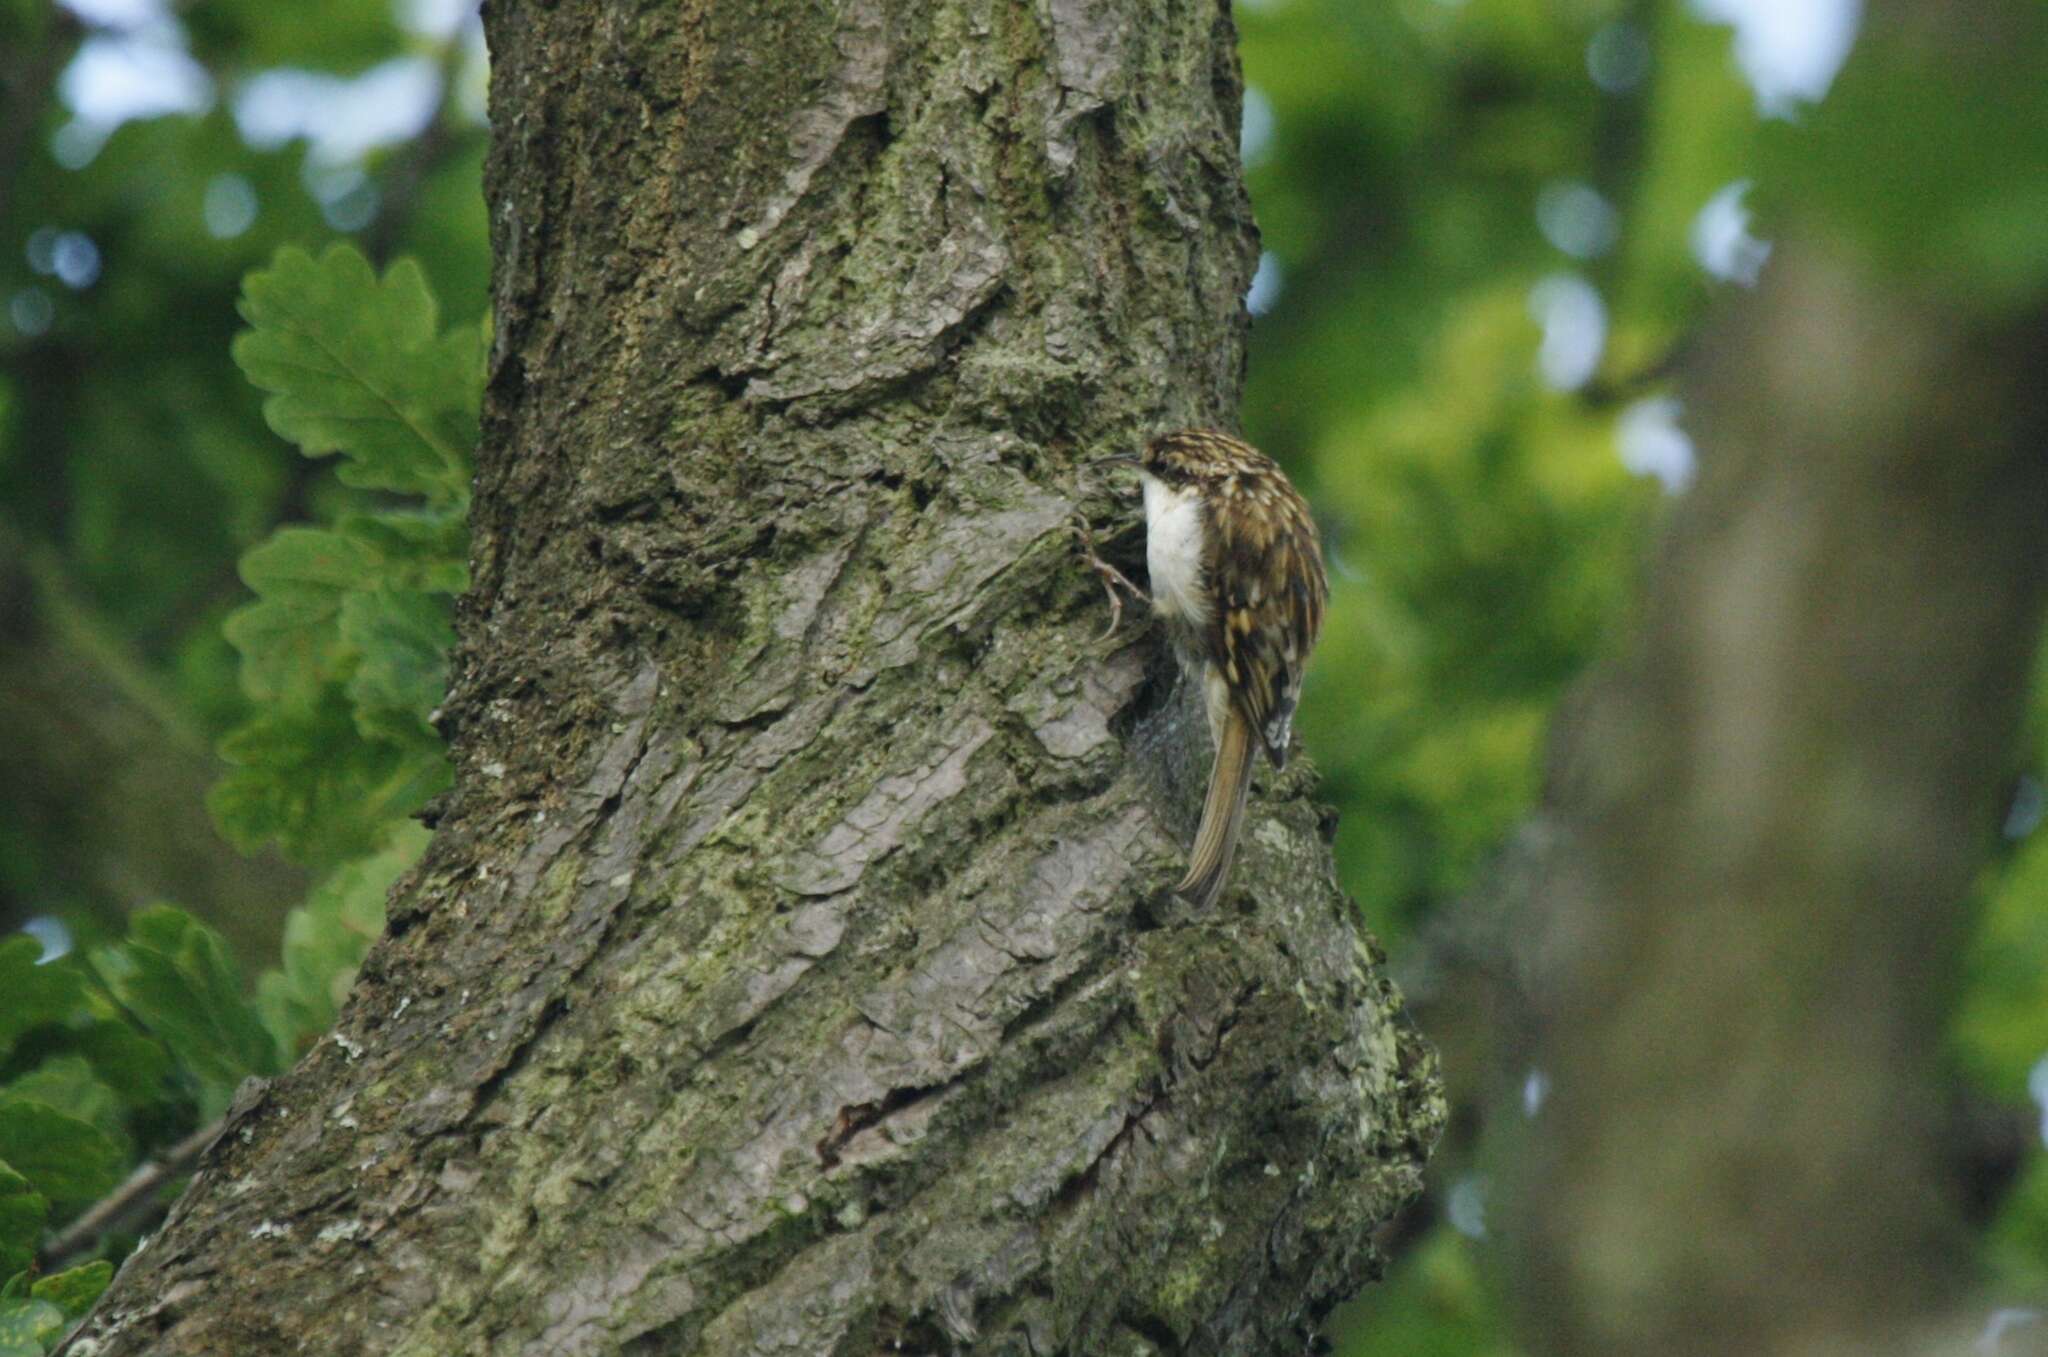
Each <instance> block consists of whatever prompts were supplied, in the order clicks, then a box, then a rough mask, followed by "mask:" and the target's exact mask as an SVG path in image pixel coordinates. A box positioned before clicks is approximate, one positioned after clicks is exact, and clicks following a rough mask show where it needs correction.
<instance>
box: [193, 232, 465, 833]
mask: <svg viewBox="0 0 2048 1357" xmlns="http://www.w3.org/2000/svg"><path fill="white" fill-rule="evenodd" d="M241 312H242V316H243V318H244V319H245V320H246V321H247V322H248V323H249V326H250V328H249V329H248V330H247V331H245V332H244V333H243V334H242V335H241V336H240V337H239V338H237V339H236V340H235V343H234V350H233V351H234V357H235V361H236V363H237V364H239V365H240V367H241V369H242V371H243V373H244V374H245V375H247V377H248V378H249V380H250V381H251V382H252V383H253V384H254V385H256V386H257V387H259V388H260V389H262V390H263V391H265V392H267V393H268V395H269V398H268V399H267V400H266V401H265V402H264V406H263V414H264V418H265V420H266V421H268V423H269V425H270V427H271V428H272V429H273V430H275V431H276V432H277V433H278V434H279V436H281V437H283V438H286V439H288V440H290V441H291V442H292V443H294V444H295V445H296V446H297V447H298V449H299V451H300V452H301V453H303V454H304V455H305V456H307V457H325V456H329V455H337V454H338V455H339V456H340V458H341V462H340V465H339V468H338V473H337V474H338V478H339V479H340V481H341V482H342V484H343V485H346V486H349V487H351V488H352V489H354V490H356V491H359V492H364V493H362V494H361V495H360V496H358V497H357V498H356V499H355V500H354V501H353V502H351V503H349V504H348V506H347V507H346V508H345V509H344V510H342V511H341V512H339V513H338V514H337V515H336V516H335V517H334V519H333V521H332V522H330V523H328V524H325V525H322V526H318V527H301V526H294V527H286V528H282V529H279V530H278V531H277V532H275V533H273V534H272V535H271V536H270V537H269V539H268V540H266V541H264V542H263V543H261V544H260V545H258V546H256V547H255V548H253V549H251V550H250V551H249V552H247V553H246V554H245V555H244V556H243V557H242V567H241V572H242V578H243V580H244V581H245V582H246V583H247V584H248V586H249V587H250V589H251V590H253V591H254V592H255V594H256V601H255V602H253V603H250V604H248V605H246V606H244V607H242V608H240V609H238V610H236V612H235V613H234V614H233V615H232V616H230V617H229V618H228V621H227V636H228V639H229V641H230V642H232V643H233V645H234V647H235V649H236V651H237V652H238V653H239V654H240V656H241V664H242V669H241V677H242V688H243V691H244V693H245V694H246V696H247V697H248V698H249V700H250V703H251V706H252V709H253V714H252V715H251V716H250V718H249V719H248V720H246V721H245V722H244V723H243V724H242V725H240V726H239V727H237V728H236V729H235V730H233V731H231V732H230V733H229V734H228V736H227V737H226V738H225V739H224V740H223V741H222V742H221V746H220V753H221V756H222V758H224V759H225V760H226V761H227V762H228V764H229V765H230V766H231V768H232V770H233V771H232V772H230V774H229V775H228V776H227V777H226V778H224V779H222V781H221V782H220V783H219V784H218V785H217V786H216V787H215V789H214V791H213V794H212V797H211V800H210V803H209V804H210V806H211V808H212V810H213V813H214V816H215V819H216V820H217V821H218V823H219V824H220V826H221V829H222V831H223V832H224V833H225V834H227V836H228V837H229V839H230V840H232V841H233V842H235V843H236V844H237V845H239V846H241V847H242V848H244V849H245V850H253V849H255V848H256V847H258V846H260V845H261V844H263V843H265V842H267V841H272V840H274V841H275V842H276V843H277V844H278V846H279V847H280V848H281V849H282V850H283V851H284V853H285V854H286V855H287V856H288V857H291V858H293V859H294V860H296V861H300V862H303V863H306V864H308V865H312V866H316V867H332V866H335V865H337V864H339V863H342V862H345V861H348V860H349V859H351V858H355V857H358V856H361V855H363V854H365V853H368V852H371V851H374V850H375V849H376V848H377V847H378V845H379V844H380V843H381V842H382V840H383V836H384V834H385V832H386V830H387V828H388V826H389V825H390V823H391V822H392V821H393V820H394V819H395V818H397V817H401V816H404V815H407V814H409V813H411V812H413V811H415V810H417V809H419V807H420V806H421V805H423V804H424V803H425V802H426V800H427V799H428V798H429V797H431V796H433V795H434V794H435V793H436V792H438V791H440V790H441V789H442V788H444V787H445V786H446V785H447V780H448V769H447V764H446V761H445V759H444V758H443V755H442V752H441V741H440V737H439V736H438V735H437V734H436V733H435V732H434V728H433V724H432V716H433V711H434V709H435V707H436V706H437V705H438V704H439V702H440V699H441V695H442V693H443V691H444V690H445V687H446V683H447V656H448V649H449V647H450V645H452V644H453V641H454V634H453V632H452V630H451V629H450V623H449V614H450V609H451V607H452V601H453V598H454V596H455V595H456V594H457V593H459V592H460V591H461V590H462V588H463V587H464V585H465V584H466V583H467V580H468V572H467V569H466V567H465V563H464V558H465V554H466V551H467V543H468V533H467V520H466V515H467V511H468V508H469V458H470V451H471V449H472V448H474V446H475V444H476V437H477V424H476V421H477V411H478V408H479V405H480V404H481V401H482V383H483V335H482V330H481V327H479V326H476V325H464V326H456V327H453V328H451V329H448V330H446V331H443V330H442V329H441V328H440V326H439V320H438V309H437V307H436V304H435V300H434V296H433V294H432V293H431V292H430V291H429V290H428V288H427V285H426V280H425V278H424V276H423V275H422V274H421V272H420V270H419V268H418V266H417V265H415V264H412V263H410V262H409V261H401V262H399V263H398V264H395V265H393V266H392V267H391V269H390V270H388V271H387V272H386V273H385V275H384V276H383V277H382V278H378V277H377V276H376V274H375V273H374V272H373V271H372V270H371V268H370V265H369V263H368V261H366V260H365V259H364V258H363V257H362V255H361V254H360V253H359V252H357V251H356V250H355V249H354V248H353V247H350V246H346V245H334V246H331V247H330V248H329V249H328V250H327V251H326V252H325V253H324V254H322V255H320V256H319V257H318V258H315V257H314V256H312V255H309V254H307V253H305V252H304V251H301V250H296V249H285V250H281V251H280V252H279V253H278V255H277V258H276V261H275V262H274V263H273V264H272V265H271V267H270V268H268V269H265V270H262V271H259V272H257V273H253V274H251V275H250V276H249V278H248V280H247V282H246V284H245V286H244V289H243V295H242V302H241Z"/></svg>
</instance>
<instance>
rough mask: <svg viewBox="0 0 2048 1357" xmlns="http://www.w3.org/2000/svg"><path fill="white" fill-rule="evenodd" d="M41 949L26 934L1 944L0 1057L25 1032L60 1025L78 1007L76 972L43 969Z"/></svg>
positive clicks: (52, 968) (58, 967)
mask: <svg viewBox="0 0 2048 1357" xmlns="http://www.w3.org/2000/svg"><path fill="white" fill-rule="evenodd" d="M42 955H43V945H42V944H41V943H40V942H38V941H36V940H35V939H34V938H31V937H28V936H26V935H25V934H17V935H15V936H14V937H11V938H7V939H4V940H0V994H4V995H6V996H7V1000H6V1002H5V1003H0V1057H4V1056H5V1055H6V1054H7V1052H9V1051H11V1050H13V1049H14V1043H15V1042H16V1041H17V1040H18V1039H19V1038H20V1037H21V1035H22V1034H23V1033H24V1032H27V1031H29V1030H30V1029H31V1028H35V1027H40V1026H42V1025H43V1024H45V1023H54V1022H62V1021H64V1019H65V1018H66V1017H68V1016H70V1014H71V1012H72V1010H73V1009H74V1008H75V1007H76V1006H77V1003H78V997H79V984H78V982H79V976H78V972H77V971H76V970H74V969H72V968H71V967H69V966H56V965H51V966H44V965H39V964H38V960H39V958H41V956H42Z"/></svg>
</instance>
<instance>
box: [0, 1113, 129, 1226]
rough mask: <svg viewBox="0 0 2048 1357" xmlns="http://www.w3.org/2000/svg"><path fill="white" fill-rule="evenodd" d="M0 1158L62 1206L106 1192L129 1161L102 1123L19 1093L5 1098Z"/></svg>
mask: <svg viewBox="0 0 2048 1357" xmlns="http://www.w3.org/2000/svg"><path fill="white" fill-rule="evenodd" d="M0 1160H4V1161H5V1162H6V1164H7V1166H8V1167H9V1168H11V1169H13V1170H14V1171H15V1172H16V1173H18V1174H20V1175H21V1176H22V1177H24V1178H26V1179H28V1181H29V1184H30V1185H31V1186H32V1187H33V1188H34V1189H35V1190H36V1192H37V1193H39V1194H40V1195H42V1196H44V1197H47V1198H48V1199H49V1200H50V1202H51V1203H52V1204H53V1205H56V1206H60V1207H61V1206H77V1205H82V1204H84V1203H86V1202H89V1201H91V1200H93V1199H94V1198H95V1197H99V1196H103V1195H104V1194H105V1193H106V1192H108V1191H109V1190H110V1189H112V1188H113V1186H114V1184H116V1183H118V1182H120V1181H121V1170H122V1166H123V1164H124V1163H125V1159H124V1156H123V1155H122V1153H121V1147H120V1146H119V1145H116V1144H115V1143H114V1141H113V1139H112V1138H111V1137H109V1136H108V1135H107V1134H106V1133H105V1132H104V1131H102V1130H100V1129H99V1128H98V1127H97V1126H93V1125H91V1124H90V1123H88V1122H83V1121H80V1120H79V1119H78V1118H76V1117H72V1116H66V1115H65V1114H64V1113H62V1112H59V1111H58V1110H57V1109H56V1108H54V1107H46V1106H44V1105H43V1104H42V1103H35V1102H28V1101H26V1100H24V1099H20V1098H0Z"/></svg>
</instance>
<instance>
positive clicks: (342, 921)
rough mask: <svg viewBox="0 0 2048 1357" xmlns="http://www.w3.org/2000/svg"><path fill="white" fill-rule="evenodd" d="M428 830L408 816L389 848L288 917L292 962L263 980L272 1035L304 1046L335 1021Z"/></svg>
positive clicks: (338, 874) (262, 998) (262, 1006)
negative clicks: (393, 893) (395, 888)
mask: <svg viewBox="0 0 2048 1357" xmlns="http://www.w3.org/2000/svg"><path fill="white" fill-rule="evenodd" d="M427 838H428V834H427V831H426V830H424V829H422V828H421V827H420V826H418V825H416V824H413V823H410V822H405V821H402V822H400V823H399V825H398V826H397V829H396V831H395V832H394V834H393V835H392V841H391V843H390V845H389V846H388V847H386V848H385V849H384V850H383V851H382V852H380V853H376V854H374V855H372V856H370V857H367V858H363V859H361V860H360V861H357V862H352V863H349V864H348V865H346V866H344V867H341V868H338V869H336V870H335V871H334V872H333V873H332V874H330V875H329V876H328V877H327V879H326V880H324V881H322V882H321V883H320V884H319V885H318V886H317V887H315V888H314V890H313V892H312V893H311V894H310V895H308V896H307V897H306V903H305V904H304V905H302V906H300V907H299V908H298V909H295V910H293V911H292V912H291V914H290V915H288V916H287V917H286V919H285V926H284V966H283V968H282V969H280V970H275V971H270V972H267V973H266V974H265V975H264V976H263V978H262V979H261V980H260V981H258V982H257V987H256V993H257V1000H256V1003H257V1007H258V1009H259V1010H261V1012H262V1014H263V1020H264V1022H265V1024H266V1025H268V1026H269V1028H270V1032H271V1035H272V1036H273V1037H274V1038H276V1040H277V1043H278V1045H279V1046H280V1047H282V1048H283V1049H284V1050H286V1051H298V1050H300V1049H302V1048H303V1047H304V1046H305V1045H306V1044H307V1043H308V1042H309V1041H311V1040H312V1039H314V1038H316V1037H318V1036H319V1035H320V1034H321V1033H323V1032H325V1031H327V1030H328V1029H329V1028H330V1027H332V1026H334V1020H335V1017H336V1015H337V1014H339V1012H340V1010H341V1003H342V1000H343V999H344V998H346V997H347V995H348V990H349V986H350V985H352V984H353V983H354V982H355V975H356V968H357V967H358V966H360V965H361V964H362V960H363V954H364V953H365V952H367V951H369V949H370V944H371V943H373V942H375V941H376V940H377V938H378V936H379V935H381V934H382V933H383V931H384V898H385V896H386V895H388V894H389V893H390V890H391V884H392V882H394V881H396V880H397V879H398V878H399V876H400V875H401V874H402V873H403V872H404V871H405V870H406V869H407V868H409V867H411V866H412V864H413V863H414V862H416V861H418V860H419V855H420V853H421V852H422V851H423V850H424V849H425V848H426V844H427Z"/></svg>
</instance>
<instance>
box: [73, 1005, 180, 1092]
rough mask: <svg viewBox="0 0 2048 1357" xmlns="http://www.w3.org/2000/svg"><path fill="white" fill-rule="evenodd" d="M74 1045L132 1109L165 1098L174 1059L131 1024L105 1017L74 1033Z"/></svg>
mask: <svg viewBox="0 0 2048 1357" xmlns="http://www.w3.org/2000/svg"><path fill="white" fill-rule="evenodd" d="M72 1044H73V1045H74V1046H75V1047H76V1048H77V1050H78V1052H79V1054H81V1055H83V1056H84V1057H85V1058H86V1059H87V1060H89V1061H91V1062H92V1067H93V1069H94V1070H95V1071H97V1072H98V1074H99V1076H100V1078H101V1079H103V1080H105V1081H106V1083H107V1085H108V1086H109V1087H110V1088H112V1089H113V1090H114V1091H115V1092H116V1093H118V1094H120V1096H121V1100H122V1101H123V1102H124V1103H126V1104H127V1105H128V1106H129V1107H147V1106H149V1105H151V1104H153V1103H155V1102H157V1101H158V1100H160V1099H161V1098H162V1097H163V1094H164V1080H165V1079H166V1078H167V1077H169V1075H170V1072H171V1061H170V1057H169V1056H168V1055H167V1054H165V1052H164V1048H163V1047H161V1046H159V1045H158V1044H157V1043H155V1042H154V1041H151V1040H150V1039H149V1038H148V1037H146V1036H144V1035H142V1033H140V1032H138V1031H136V1030H135V1029H134V1028H133V1027H131V1026H129V1025H128V1024H127V1023H125V1022H115V1021H113V1020H111V1019H105V1018H102V1019H100V1020H98V1021H96V1022H94V1023H93V1024H92V1025H91V1026H89V1027H86V1028H84V1029H82V1030H80V1031H78V1032H76V1033H74V1034H73V1036H72Z"/></svg>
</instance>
